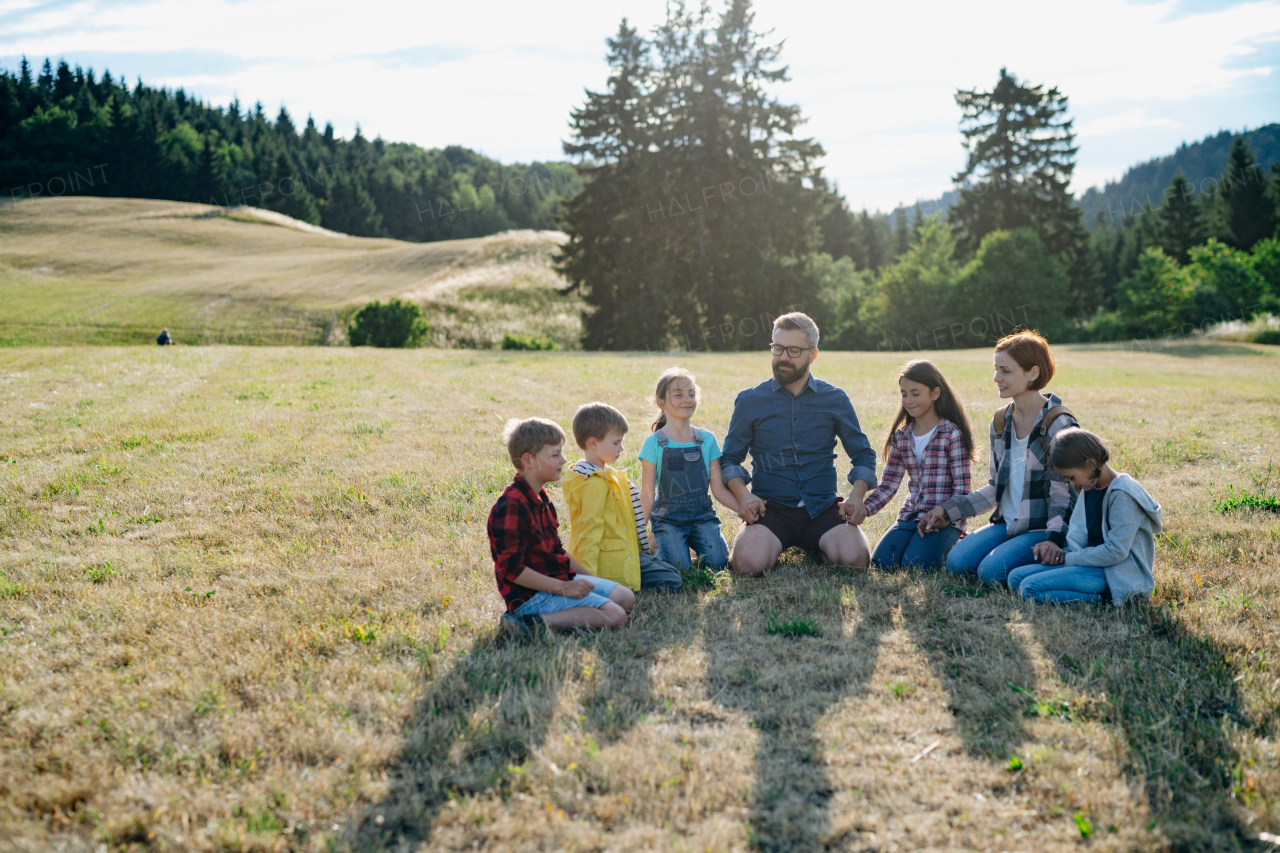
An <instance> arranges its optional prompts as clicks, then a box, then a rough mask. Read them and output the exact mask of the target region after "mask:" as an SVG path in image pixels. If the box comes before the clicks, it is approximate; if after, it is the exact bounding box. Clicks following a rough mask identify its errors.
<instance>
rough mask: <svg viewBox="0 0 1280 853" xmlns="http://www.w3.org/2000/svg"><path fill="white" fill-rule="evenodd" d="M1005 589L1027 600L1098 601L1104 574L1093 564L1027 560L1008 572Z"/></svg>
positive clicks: (1103, 585)
mask: <svg viewBox="0 0 1280 853" xmlns="http://www.w3.org/2000/svg"><path fill="white" fill-rule="evenodd" d="M1009 589H1016V590H1017V591H1018V593H1019V594H1020V595H1021V596H1022V597H1023V598H1025V599H1026V600H1027V601H1039V602H1047V601H1060V602H1066V601H1092V602H1098V601H1102V594H1103V593H1104V592H1106V591H1107V573H1106V572H1104V571H1103V570H1102V569H1099V568H1097V567H1095V566H1045V565H1042V564H1040V563H1031V564H1029V565H1026V566H1020V567H1019V568H1016V569H1014V570H1013V571H1011V572H1009Z"/></svg>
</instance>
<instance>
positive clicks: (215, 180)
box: [195, 133, 227, 205]
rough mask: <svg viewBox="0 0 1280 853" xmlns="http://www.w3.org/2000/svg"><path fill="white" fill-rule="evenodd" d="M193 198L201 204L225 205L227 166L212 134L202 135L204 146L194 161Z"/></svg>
mask: <svg viewBox="0 0 1280 853" xmlns="http://www.w3.org/2000/svg"><path fill="white" fill-rule="evenodd" d="M195 189H196V191H195V200H196V201H198V202H200V203H201V204H213V205H225V204H226V203H227V199H226V189H227V166H226V162H225V161H224V160H223V159H222V155H221V153H219V151H218V150H217V147H216V145H215V143H214V139H213V134H211V133H206V134H205V135H204V147H203V148H202V149H201V151H200V159H199V161H197V163H196V188H195Z"/></svg>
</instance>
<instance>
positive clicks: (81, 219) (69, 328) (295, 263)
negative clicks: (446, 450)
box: [0, 197, 581, 348]
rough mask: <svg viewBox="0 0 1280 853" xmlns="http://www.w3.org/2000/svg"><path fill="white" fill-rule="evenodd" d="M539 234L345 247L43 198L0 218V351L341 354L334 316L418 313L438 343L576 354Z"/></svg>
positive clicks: (567, 305)
mask: <svg viewBox="0 0 1280 853" xmlns="http://www.w3.org/2000/svg"><path fill="white" fill-rule="evenodd" d="M563 240H564V235H562V234H560V233H558V232H554V231H510V232H506V233H503V234H496V235H493V236H490V237H480V238H470V239H465V240H447V241H440V242H434V243H407V242H402V241H399V240H391V239H372V238H363V237H349V236H346V235H342V234H336V233H334V232H331V231H325V230H324V229H321V228H316V227H315V226H310V225H307V224H306V223H303V222H298V221H297V220H293V219H289V218H288V217H286V216H282V215H281V214H278V213H272V212H270V211H259V210H257V209H254V208H233V209H231V210H227V209H225V208H219V207H211V206H208V205H201V204H191V203H186V202H170V201H155V200H147V199H108V198H87V197H79V198H50V199H34V200H30V201H24V202H20V203H18V204H12V205H8V206H5V207H3V208H0V304H2V305H3V306H4V308H3V311H2V312H0V345H6V346H14V345H72V344H85V343H91V344H124V343H147V342H149V341H152V340H154V339H155V336H156V334H157V333H158V332H159V331H160V329H161V327H168V328H169V329H170V330H171V331H172V333H173V335H174V337H175V338H176V339H177V341H178V342H179V343H189V344H212V343H234V344H299V345H304V344H318V343H329V344H336V343H342V342H344V340H345V337H344V332H345V321H346V318H347V317H348V316H349V315H350V314H351V312H352V311H354V310H355V309H356V308H358V307H359V306H361V305H363V304H364V303H366V302H368V301H371V300H375V299H385V298H388V297H391V296H406V297H408V298H413V299H415V300H417V301H418V302H420V303H421V304H422V305H423V306H424V309H425V310H426V312H427V316H428V319H429V320H430V321H431V322H432V343H433V344H435V345H438V346H471V347H486V346H492V345H493V344H494V343H495V342H496V341H498V340H500V339H501V337H502V335H503V333H504V332H506V331H515V332H525V333H532V334H538V335H544V336H547V337H550V338H552V339H553V340H555V341H556V342H557V343H558V344H559V345H560V346H561V347H564V348H570V347H574V346H576V341H577V338H578V333H579V330H580V325H581V320H580V310H581V303H580V302H579V300H577V298H576V297H568V296H563V295H561V294H559V293H557V292H556V290H555V288H556V287H557V286H559V285H561V284H562V281H561V279H560V278H559V276H558V275H557V274H556V273H555V271H554V270H553V269H552V266H551V255H552V254H553V253H554V251H555V250H556V248H557V247H558V246H559V245H560V243H561V242H562V241H563Z"/></svg>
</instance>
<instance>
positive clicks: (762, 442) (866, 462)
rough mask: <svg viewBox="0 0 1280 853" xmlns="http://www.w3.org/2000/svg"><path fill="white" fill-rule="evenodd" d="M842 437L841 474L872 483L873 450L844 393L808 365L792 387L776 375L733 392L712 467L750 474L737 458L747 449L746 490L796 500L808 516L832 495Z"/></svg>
mask: <svg viewBox="0 0 1280 853" xmlns="http://www.w3.org/2000/svg"><path fill="white" fill-rule="evenodd" d="M837 438H839V439H840V441H841V443H842V444H844V450H845V452H846V453H848V454H849V459H850V461H851V462H852V463H853V468H852V470H851V471H849V482H850V483H853V482H854V481H855V480H862V481H864V482H865V483H866V484H867V488H868V489H870V488H874V487H875V484H876V452H875V451H874V450H872V449H871V443H870V442H869V441H867V436H866V434H865V433H864V432H863V431H862V428H861V427H859V426H858V415H857V413H856V412H854V410H853V403H851V402H849V395H848V394H846V393H844V391H842V390H840V389H839V388H837V387H836V386H834V385H832V384H830V383H829V382H823V381H822V380H821V379H818V378H816V377H815V376H814V375H813V374H812V373H810V374H809V382H808V384H807V385H806V386H805V387H804V388H803V389H802V390H801V391H800V393H799V394H792V393H791V392H790V391H788V390H787V389H786V387H784V386H782V385H779V384H778V382H777V380H776V379H770V380H769V381H767V382H761V383H760V384H759V385H757V386H756V387H754V388H748V389H747V390H745V391H742V392H741V393H739V394H738V397H737V399H736V400H734V403H733V416H732V417H731V418H730V419H729V432H728V434H727V435H725V438H724V455H723V456H721V457H720V473H721V474H722V476H723V477H724V481H725V483H726V484H727V483H728V482H729V481H730V480H732V479H733V478H734V477H741V478H742V481H743V482H744V483H748V484H749V483H751V482H752V476H753V475H752V474H748V473H747V469H746V468H744V467H743V464H742V463H743V461H744V460H745V459H746V458H747V452H748V451H750V452H751V469H752V471H753V473H754V478H755V486H754V488H752V490H751V491H752V492H753V493H754V494H757V495H759V496H760V497H762V498H764V499H765V500H769V501H777V502H778V503H780V504H782V505H783V506H792V507H794V506H798V505H799V504H800V501H801V500H802V499H803V500H804V506H805V509H807V510H809V517H810V518H814V517H816V516H817V515H818V513H820V512H822V511H823V510H824V509H826V508H827V507H828V506H830V505H831V503H832V501H834V500H835V499H836V466H835V458H836V452H835V451H836V439H837Z"/></svg>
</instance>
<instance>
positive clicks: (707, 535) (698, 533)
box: [649, 513, 729, 570]
mask: <svg viewBox="0 0 1280 853" xmlns="http://www.w3.org/2000/svg"><path fill="white" fill-rule="evenodd" d="M649 523H650V526H651V527H652V529H653V535H654V538H655V539H657V540H658V556H659V557H661V558H662V560H663V561H664V562H667V563H670V564H671V565H673V566H675V567H676V568H677V569H687V568H689V549H690V548H692V549H693V550H694V551H695V552H696V553H698V554H700V555H702V556H704V557H706V558H707V567H708V568H712V569H717V570H718V569H723V568H725V567H726V566H728V565H729V544H728V543H727V542H725V541H724V534H723V533H721V532H720V519H718V518H716V516H715V514H714V513H712V515H711V519H708V520H701V521H683V522H682V521H674V520H671V519H667V518H658V517H657V516H655V517H653V518H652V519H650V521H649Z"/></svg>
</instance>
